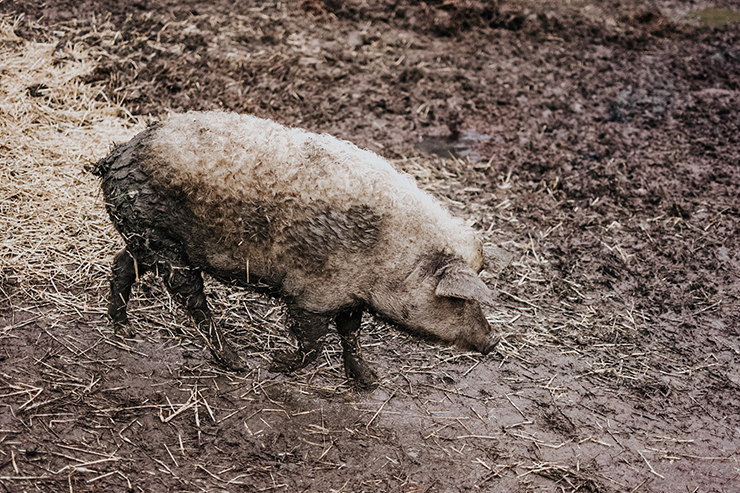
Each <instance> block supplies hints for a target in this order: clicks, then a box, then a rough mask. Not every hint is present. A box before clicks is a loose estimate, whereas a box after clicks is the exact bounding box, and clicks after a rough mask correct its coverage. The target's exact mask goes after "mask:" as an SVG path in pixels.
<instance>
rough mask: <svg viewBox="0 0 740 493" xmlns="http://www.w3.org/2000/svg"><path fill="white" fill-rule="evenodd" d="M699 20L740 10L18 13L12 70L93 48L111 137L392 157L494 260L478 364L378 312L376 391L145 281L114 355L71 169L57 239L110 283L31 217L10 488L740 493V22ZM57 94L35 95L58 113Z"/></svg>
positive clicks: (267, 318) (639, 5) (10, 309)
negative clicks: (19, 58)
mask: <svg viewBox="0 0 740 493" xmlns="http://www.w3.org/2000/svg"><path fill="white" fill-rule="evenodd" d="M708 7H721V8H723V9H728V10H726V11H719V12H720V14H721V13H722V12H727V13H728V19H730V17H731V15H730V14H731V12H730V10H731V9H733V8H734V9H735V10H740V3H739V2H732V1H724V2H719V3H717V4H712V5H710V4H708V3H706V2H698V1H697V2H679V1H675V0H674V1H671V0H665V1H655V2H632V1H627V2H595V1H587V0H575V1H572V2H556V1H548V2H534V1H524V2H512V1H508V0H500V1H494V0H491V1H475V0H444V1H442V0H430V1H427V2H415V1H411V0H378V1H375V2H370V1H363V0H347V1H339V0H304V1H296V2H277V3H273V2H248V1H240V0H210V1H208V2H200V1H194V0H178V1H174V0H115V1H113V0H100V1H96V0H84V1H80V2H78V1H71V0H60V1H55V2H36V1H27V0H15V1H12V2H0V13H2V14H4V15H5V16H6V18H7V19H10V21H9V22H11V23H12V33H13V34H12V35H11V34H7V35H5V39H4V40H3V41H2V43H0V48H1V49H2V51H3V53H6V52H8V50H14V49H15V50H17V49H21V48H18V47H19V46H23V45H22V43H41V44H48V43H51V44H52V45H53V50H52V51H53V56H54V63H56V64H65V63H73V62H75V60H78V59H79V58H80V57H81V56H82V55H81V53H86V54H87V55H85V56H88V57H89V58H90V60H92V62H91V66H90V68H89V70H86V71H85V72H84V73H82V74H80V75H79V76H78V77H76V78H75V79H74V81H73V82H74V83H75V84H80V85H81V86H84V87H92V88H95V93H94V94H95V101H97V102H98V103H100V104H108V103H110V104H113V105H115V106H116V107H117V108H119V109H118V110H117V111H118V113H117V114H116V115H113V116H111V117H110V118H118V119H120V120H121V121H125V122H133V121H139V122H141V121H150V120H153V119H157V118H164V117H166V115H167V113H168V112H171V111H175V112H179V111H186V110H206V109H216V108H222V109H225V110H233V111H238V112H249V113H254V114H256V115H258V116H262V117H268V118H272V119H274V120H277V121H280V122H282V123H285V124H290V125H297V126H301V127H304V128H308V129H310V130H313V131H317V132H329V133H332V134H334V135H336V136H338V137H341V138H344V139H348V140H351V141H353V142H355V143H357V144H358V145H361V146H363V147H366V148H369V149H372V150H374V151H376V152H378V153H379V154H381V155H383V156H385V157H386V158H388V159H390V160H392V161H393V162H394V163H395V164H396V165H397V166H398V167H399V168H401V169H403V170H405V171H407V172H409V173H411V174H412V175H414V176H415V177H416V178H417V180H418V181H419V183H420V185H421V186H422V187H423V188H425V189H427V190H429V191H430V192H431V193H433V194H434V195H435V196H437V197H439V198H440V199H442V200H443V201H444V202H445V203H446V204H447V205H448V206H449V207H450V208H451V209H452V210H453V211H454V212H455V213H456V214H457V215H460V216H462V217H465V218H466V219H468V220H469V222H470V224H472V225H473V227H475V228H476V229H478V230H480V232H481V234H482V236H483V237H484V239H485V241H486V244H487V245H488V246H489V247H491V248H490V249H489V253H490V255H491V260H490V264H489V266H488V268H487V269H486V271H484V273H483V277H484V280H485V281H486V282H487V283H488V284H489V286H490V287H491V288H492V289H493V291H494V293H495V296H496V301H495V304H494V305H493V306H490V307H486V309H485V310H486V313H487V315H488V317H489V320H490V321H491V322H492V324H493V325H494V327H495V329H496V330H497V331H498V332H500V334H501V335H502V342H501V344H500V346H499V348H498V351H497V352H496V353H495V354H492V355H489V356H488V357H481V356H480V355H475V354H472V353H463V352H461V351H459V350H457V349H454V348H445V347H439V346H434V345H430V344H427V343H425V342H424V341H419V340H418V339H415V338H414V337H412V336H410V335H407V334H405V333H400V332H398V331H397V330H396V329H395V328H394V327H390V326H386V325H383V324H382V323H379V322H377V321H375V320H374V319H372V318H370V317H368V318H367V319H366V320H365V322H364V324H365V332H364V335H363V342H364V347H365V352H366V358H367V359H368V360H369V361H371V362H372V363H373V364H374V366H375V368H376V370H377V371H378V374H379V375H380V376H381V384H380V386H379V388H378V389H376V390H374V391H371V392H364V393H359V392H356V391H355V390H354V389H352V387H351V385H350V384H349V383H348V382H347V381H346V380H345V378H344V375H343V370H342V364H341V353H340V352H339V348H338V341H337V340H336V337H330V338H329V340H328V341H327V347H326V349H325V353H324V355H323V357H322V358H321V359H320V361H319V362H318V363H316V364H314V365H312V366H310V367H309V368H307V369H305V370H303V371H301V372H298V373H297V374H294V375H282V374H277V373H271V372H270V371H269V370H268V367H269V362H270V359H271V351H272V350H273V349H274V348H276V347H277V348H279V347H281V346H286V345H289V344H291V341H290V339H289V337H288V335H287V331H286V329H285V326H284V317H285V315H284V311H283V308H282V306H281V305H280V303H279V300H274V299H269V298H264V297H261V296H260V295H257V294H254V293H249V292H244V291H240V290H236V289H232V288H230V287H225V286H221V285H219V284H217V283H214V282H210V281H209V282H208V289H209V295H210V296H211V301H212V306H213V308H214V311H215V312H216V313H218V314H219V318H220V319H221V321H222V323H224V324H225V326H226V332H227V333H228V335H229V337H230V338H231V340H232V341H233V342H234V344H235V346H236V347H237V348H238V350H239V352H240V354H241V355H242V356H243V357H244V359H245V360H246V361H247V364H248V366H249V370H248V371H246V372H243V373H238V374H237V373H232V372H228V371H224V370H222V369H220V368H219V367H218V366H215V365H214V364H213V363H212V361H211V360H210V359H209V357H208V354H207V352H205V351H204V349H203V345H202V344H201V343H200V342H199V341H198V340H197V339H196V338H195V337H194V336H193V335H192V329H191V328H190V327H191V326H190V324H189V322H188V320H187V319H186V317H185V315H184V313H183V312H182V311H181V310H180V309H179V307H177V306H176V304H175V303H174V302H173V301H172V300H171V299H170V298H169V297H168V295H167V293H166V292H165V291H164V290H163V288H162V286H161V285H160V284H159V283H158V282H157V280H156V279H155V278H149V277H147V278H145V279H143V280H142V282H141V283H139V285H138V286H137V288H136V293H135V295H134V298H133V300H132V307H131V310H132V311H131V318H132V322H133V323H134V325H135V326H136V328H137V330H138V333H139V335H138V336H137V338H136V339H134V340H126V341H124V340H121V339H118V338H116V337H115V336H114V334H113V331H112V328H111V327H110V325H109V323H108V321H107V319H106V318H105V316H104V312H105V297H106V296H107V279H108V278H107V276H108V274H107V268H108V262H109V261H110V259H111V255H112V252H115V251H116V249H118V248H120V247H121V240H120V239H119V238H117V236H116V235H115V233H114V232H113V230H112V228H111V227H110V226H109V225H108V223H107V219H106V218H105V212H104V210H103V204H102V200H101V199H100V197H99V196H97V195H96V194H97V193H98V192H97V183H96V182H95V180H94V179H93V177H91V176H89V175H88V174H87V173H86V172H85V171H84V170H83V169H82V168H83V167H82V166H79V167H78V168H75V169H77V171H78V172H77V171H74V170H72V171H69V172H68V173H67V172H64V173H62V171H63V170H65V169H66V168H64V167H63V163H62V164H60V167H59V168H55V169H56V171H55V169H49V175H47V176H48V177H49V179H52V180H57V181H58V183H57V182H56V181H54V182H53V183H56V185H55V187H56V188H54V189H73V188H74V189H77V190H81V192H80V193H82V196H83V197H88V198H90V200H91V202H92V203H93V204H94V205H92V206H91V207H89V208H88V209H86V210H83V211H81V212H79V213H77V212H75V213H70V212H69V211H72V210H74V211H76V210H77V209H71V207H73V206H74V204H72V203H68V202H65V201H61V202H59V203H58V204H57V205H55V206H54V207H53V209H54V210H55V211H57V212H56V214H58V215H57V216H56V217H57V219H52V220H51V222H53V223H54V224H55V225H58V228H57V229H56V230H54V231H56V232H57V233H56V234H58V235H59V236H58V238H57V239H55V240H54V243H55V244H57V245H59V244H64V245H66V247H65V248H66V250H65V251H67V252H68V257H63V258H77V257H74V253H75V252H82V254H81V255H82V257H84V258H87V262H89V264H87V263H85V264H84V265H89V266H90V268H87V267H85V268H81V267H80V265H83V264H81V263H80V262H75V261H70V262H68V263H63V262H59V261H57V260H54V265H58V266H59V271H56V270H49V272H53V274H48V275H47V274H45V272H47V271H46V270H41V269H42V267H41V264H38V265H37V264H33V263H32V262H30V261H27V262H26V263H25V264H24V263H23V257H24V255H25V256H27V258H36V255H37V254H38V252H40V251H42V250H43V248H46V247H43V246H39V245H46V244H47V243H39V242H36V241H31V240H30V238H31V236H30V235H31V234H32V233H33V232H32V231H30V229H27V230H24V229H23V228H19V229H16V230H13V231H14V232H13V236H12V237H10V238H8V239H7V241H6V243H5V245H6V246H4V247H3V250H2V260H3V263H2V264H0V267H2V277H0V288H2V291H1V292H0V295H1V297H2V299H1V300H0V341H2V348H1V350H0V486H1V487H2V488H0V490H4V491H8V492H16V491H49V492H51V491H70V492H82V491H103V490H108V491H132V492H134V491H135V492H139V491H141V492H172V491H286V492H287V491H290V492H293V491H327V492H328V491H343V492H350V491H357V492H359V491H404V492H456V491H474V490H480V491H501V492H508V491H632V492H635V491H643V492H649V491H652V492H664V491H687V492H694V491H696V492H725V491H734V490H737V489H740V451H739V450H738V447H740V412H738V410H739V409H740V299H739V298H740V111H739V110H740V28H738V26H737V25H735V24H727V25H719V26H716V25H713V26H710V25H705V24H703V23H702V22H701V20H700V19H701V17H700V16H699V15H698V14H697V13H696V12H698V11H702V10H704V9H706V8H708ZM720 17H721V16H720ZM720 21H721V18H720ZM719 23H720V24H721V22H719ZM11 38H12V39H11ZM29 46H30V45H29ZM0 71H2V77H3V78H4V79H5V80H9V78H11V77H13V74H12V73H9V70H7V69H5V68H3V67H2V66H0ZM47 86H50V84H46V83H44V84H41V83H37V84H33V83H30V82H29V83H28V84H27V90H26V92H25V94H26V96H24V97H28V98H35V100H38V101H41V102H43V104H47V105H48V106H50V107H54V105H55V104H57V103H56V102H55V100H54V98H52V97H51V96H49V95H48V94H47V89H48V87H47ZM44 98H46V99H44ZM47 100H48V101H47ZM3 111H4V112H5V113H4V114H5V116H3V118H4V120H3V121H12V119H13V118H16V117H15V116H14V115H13V114H11V112H9V111H6V110H3ZM41 120H43V119H41ZM41 120H39V121H41ZM42 123H43V121H42ZM131 125H134V124H133V123H132V124H131ZM59 128H60V130H59V131H60V132H62V131H66V130H64V129H65V128H66V127H65V126H64V124H59ZM131 128H134V127H129V130H127V131H125V132H123V131H122V132H120V133H119V134H115V133H113V134H112V137H111V139H110V140H111V142H110V143H114V142H118V143H120V142H123V141H125V140H127V139H128V138H130V137H131V136H132V135H133V133H135V132H134V131H132V130H131ZM39 145H41V144H39ZM12 146H13V143H12V142H3V143H0V149H3V151H2V152H11V148H12ZM49 152H51V151H49ZM95 152H96V154H95V155H90V156H87V157H86V158H85V161H86V162H94V161H95V160H96V159H98V158H100V157H102V156H103V155H105V153H106V152H107V148H105V147H102V148H98V149H97V150H96V151H95ZM40 155H43V153H42V154H40ZM70 159H72V158H70ZM24 162H25V161H24V160H23V159H22V156H21V157H20V158H18V159H16V160H15V161H14V162H13V163H11V164H7V163H6V164H3V168H2V173H3V180H5V181H6V184H5V185H3V188H2V190H3V195H2V197H0V198H1V199H2V201H3V203H2V207H3V208H2V210H0V215H4V216H6V217H5V218H4V219H3V221H10V220H11V217H10V216H11V215H12V213H13V212H12V211H13V210H16V209H15V207H16V206H18V207H23V204H21V201H25V203H27V204H33V203H34V201H43V200H44V194H45V193H46V192H43V190H51V188H50V187H48V186H46V185H45V184H44V183H46V180H42V181H43V182H44V183H42V182H34V183H37V185H34V186H38V188H37V190H38V192H37V193H30V192H28V189H24V190H25V191H24V192H23V193H20V192H17V191H16V192H14V191H13V190H14V189H13V187H14V183H16V184H17V183H20V180H21V178H22V176H27V175H28V173H26V172H24V173H21V172H20V171H19V170H20V169H21V167H22V166H25V164H24ZM4 163H5V162H4ZM15 166H17V167H18V168H17V169H15V168H14V167H15ZM24 169H25V168H24ZM18 186H20V185H18ZM65 187H66V188H65ZM49 193H52V192H49ZM72 202H74V201H72ZM18 204H20V205H18ZM50 217H53V216H50ZM80 223H87V224H89V225H97V224H101V226H100V227H98V226H94V227H93V226H84V224H83V225H82V226H80ZM73 224H74V225H76V226H74V227H72V226H71V225H73ZM1 235H2V233H0V236H1ZM24 235H28V236H27V237H26V239H27V241H25V243H23V245H25V246H24V247H23V248H21V247H20V246H17V245H21V244H22V243H21V242H22V241H23V237H24ZM88 238H92V239H94V242H93V240H90V242H89V243H88ZM4 241H5V240H4ZM13 242H16V243H13ZM95 242H98V243H95ZM14 245H16V246H14ZM70 245H71V246H70ZM89 245H104V246H102V247H95V248H92V247H90V246H89ZM49 248H50V249H51V250H53V249H54V248H55V247H54V246H53V245H52V246H50V247H49ZM49 258H53V259H58V258H60V257H58V256H56V257H55V256H50V257H49ZM44 268H46V267H44ZM72 274H74V275H72Z"/></svg>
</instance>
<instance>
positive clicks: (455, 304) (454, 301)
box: [446, 298, 465, 309]
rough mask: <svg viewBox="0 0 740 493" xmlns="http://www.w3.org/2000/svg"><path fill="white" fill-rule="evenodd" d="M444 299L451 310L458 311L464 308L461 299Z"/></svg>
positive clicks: (463, 301)
mask: <svg viewBox="0 0 740 493" xmlns="http://www.w3.org/2000/svg"><path fill="white" fill-rule="evenodd" d="M446 299H447V302H448V303H449V304H450V306H451V307H452V308H453V309H460V308H462V307H464V306H465V300H464V299H462V298H446Z"/></svg>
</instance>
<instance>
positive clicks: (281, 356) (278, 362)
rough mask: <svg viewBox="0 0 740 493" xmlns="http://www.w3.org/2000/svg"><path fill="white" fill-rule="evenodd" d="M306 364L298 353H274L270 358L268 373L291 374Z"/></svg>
mask: <svg viewBox="0 0 740 493" xmlns="http://www.w3.org/2000/svg"><path fill="white" fill-rule="evenodd" d="M307 364H308V361H306V359H305V358H303V357H302V356H301V355H300V353H299V352H298V351H276V352H275V355H274V356H273V357H272V365H270V371H277V372H280V373H292V372H294V371H296V370H300V369H301V368H303V367H304V366H306V365H307Z"/></svg>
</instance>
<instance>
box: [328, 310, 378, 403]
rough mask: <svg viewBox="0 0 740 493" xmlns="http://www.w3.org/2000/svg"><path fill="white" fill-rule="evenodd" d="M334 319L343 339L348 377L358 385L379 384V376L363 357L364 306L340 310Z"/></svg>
mask: <svg viewBox="0 0 740 493" xmlns="http://www.w3.org/2000/svg"><path fill="white" fill-rule="evenodd" d="M334 321H335V322H336V324H337V332H338V333H339V337H340V339H341V340H342V356H343V358H344V372H345V374H346V375H347V378H349V379H351V380H354V381H355V382H356V384H357V386H359V387H361V388H365V389H371V388H374V387H376V386H377V382H378V377H377V375H376V374H375V372H374V371H373V370H372V369H371V368H370V367H369V366H368V365H367V363H365V360H364V359H363V358H362V347H361V346H360V324H361V322H362V308H352V309H349V310H345V311H343V312H340V313H339V314H338V315H337V316H336V318H335V319H334Z"/></svg>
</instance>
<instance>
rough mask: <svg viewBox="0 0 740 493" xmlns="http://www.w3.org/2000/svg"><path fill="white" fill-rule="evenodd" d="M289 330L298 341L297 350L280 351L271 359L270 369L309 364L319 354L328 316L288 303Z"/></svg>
mask: <svg viewBox="0 0 740 493" xmlns="http://www.w3.org/2000/svg"><path fill="white" fill-rule="evenodd" d="M288 319H289V322H288V323H289V328H290V331H291V332H292V333H293V335H294V336H295V338H296V340H297V341H298V350H297V351H280V352H278V353H276V354H275V356H274V357H273V360H272V366H271V368H270V369H271V370H273V371H280V372H283V373H288V372H293V371H296V370H300V369H301V368H303V367H305V366H307V365H309V364H310V363H312V362H313V361H315V360H316V358H318V357H319V354H321V348H322V347H323V346H324V336H325V335H326V333H327V332H328V331H329V320H330V317H327V316H325V315H320V314H317V313H311V312H309V311H306V310H304V309H302V308H299V307H298V306H296V305H295V304H293V303H288Z"/></svg>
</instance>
